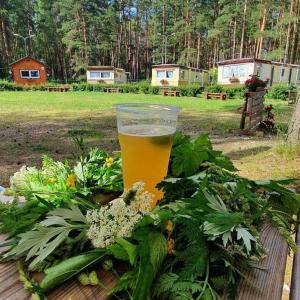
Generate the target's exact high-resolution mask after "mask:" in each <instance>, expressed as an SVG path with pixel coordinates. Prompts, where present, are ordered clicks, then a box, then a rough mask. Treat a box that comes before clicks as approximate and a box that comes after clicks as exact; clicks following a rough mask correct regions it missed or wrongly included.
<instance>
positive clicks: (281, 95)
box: [266, 84, 295, 100]
mask: <svg viewBox="0 0 300 300" xmlns="http://www.w3.org/2000/svg"><path fill="white" fill-rule="evenodd" d="M289 91H295V87H294V86H289V85H287V84H274V85H272V87H271V88H269V89H268V93H267V94H266V98H270V99H281V100H286V99H287V97H288V92H289Z"/></svg>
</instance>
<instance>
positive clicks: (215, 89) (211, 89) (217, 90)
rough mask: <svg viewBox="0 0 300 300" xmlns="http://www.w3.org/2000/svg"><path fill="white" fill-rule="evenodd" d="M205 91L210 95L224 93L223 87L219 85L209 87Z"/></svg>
mask: <svg viewBox="0 0 300 300" xmlns="http://www.w3.org/2000/svg"><path fill="white" fill-rule="evenodd" d="M204 90H205V92H208V93H221V92H222V91H223V89H222V86H221V85H218V84H212V85H207V86H205V88H204Z"/></svg>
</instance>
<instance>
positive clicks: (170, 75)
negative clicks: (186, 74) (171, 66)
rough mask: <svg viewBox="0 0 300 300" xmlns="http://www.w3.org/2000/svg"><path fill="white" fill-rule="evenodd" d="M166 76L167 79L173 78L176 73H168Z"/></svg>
mask: <svg viewBox="0 0 300 300" xmlns="http://www.w3.org/2000/svg"><path fill="white" fill-rule="evenodd" d="M166 75H167V76H166V77H167V78H173V75H174V72H173V71H167V72H166Z"/></svg>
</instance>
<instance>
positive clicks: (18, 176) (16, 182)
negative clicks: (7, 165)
mask: <svg viewBox="0 0 300 300" xmlns="http://www.w3.org/2000/svg"><path fill="white" fill-rule="evenodd" d="M36 173H38V170H37V169H36V168H35V167H26V166H23V167H22V168H21V169H20V171H18V172H16V173H15V174H14V175H13V176H12V177H10V187H11V188H12V189H14V190H24V189H27V188H28V187H29V186H30V183H29V182H28V175H29V174H36Z"/></svg>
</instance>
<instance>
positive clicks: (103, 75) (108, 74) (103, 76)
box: [101, 72, 111, 78]
mask: <svg viewBox="0 0 300 300" xmlns="http://www.w3.org/2000/svg"><path fill="white" fill-rule="evenodd" d="M110 77H111V76H110V72H101V78H110Z"/></svg>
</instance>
